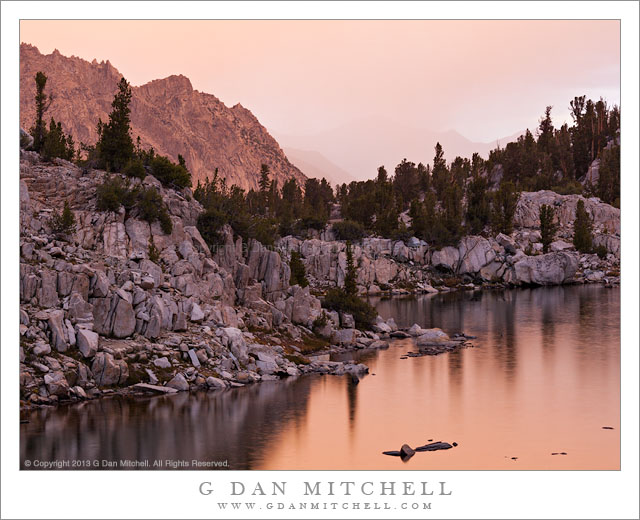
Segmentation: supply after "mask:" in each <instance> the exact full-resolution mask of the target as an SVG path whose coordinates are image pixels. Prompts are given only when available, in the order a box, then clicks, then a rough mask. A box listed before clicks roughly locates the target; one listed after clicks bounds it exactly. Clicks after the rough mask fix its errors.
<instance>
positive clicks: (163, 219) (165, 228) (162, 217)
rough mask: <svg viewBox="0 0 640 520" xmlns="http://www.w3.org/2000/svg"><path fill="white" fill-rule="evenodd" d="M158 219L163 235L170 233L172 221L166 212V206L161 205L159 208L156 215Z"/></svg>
mask: <svg viewBox="0 0 640 520" xmlns="http://www.w3.org/2000/svg"><path fill="white" fill-rule="evenodd" d="M158 221H159V222H160V229H162V232H163V233H164V234H165V235H170V234H171V232H172V231H173V222H172V221H171V217H170V216H169V213H168V212H167V208H165V207H164V205H163V206H162V208H161V210H160V214H159V215H158Z"/></svg>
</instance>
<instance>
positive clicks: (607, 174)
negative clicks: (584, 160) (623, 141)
mask: <svg viewBox="0 0 640 520" xmlns="http://www.w3.org/2000/svg"><path fill="white" fill-rule="evenodd" d="M598 173H599V175H598V182H597V185H596V194H597V195H598V197H600V198H601V199H602V200H603V201H604V202H606V203H607V204H611V205H613V206H615V207H616V208H619V207H620V146H619V145H616V146H612V147H611V148H610V149H605V150H602V153H601V154H600V168H599V172H598Z"/></svg>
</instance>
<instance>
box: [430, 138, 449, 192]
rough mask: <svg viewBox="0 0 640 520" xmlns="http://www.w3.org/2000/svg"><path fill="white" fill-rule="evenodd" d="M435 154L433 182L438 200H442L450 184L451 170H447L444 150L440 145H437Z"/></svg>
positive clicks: (432, 171)
mask: <svg viewBox="0 0 640 520" xmlns="http://www.w3.org/2000/svg"><path fill="white" fill-rule="evenodd" d="M435 152H436V153H435V155H434V157H433V168H432V169H431V181H432V184H433V187H434V188H435V190H436V194H437V196H438V199H440V200H442V194H443V193H444V189H445V187H446V185H447V183H448V182H449V170H448V169H447V161H445V159H444V150H443V149H442V145H441V144H440V143H436V147H435Z"/></svg>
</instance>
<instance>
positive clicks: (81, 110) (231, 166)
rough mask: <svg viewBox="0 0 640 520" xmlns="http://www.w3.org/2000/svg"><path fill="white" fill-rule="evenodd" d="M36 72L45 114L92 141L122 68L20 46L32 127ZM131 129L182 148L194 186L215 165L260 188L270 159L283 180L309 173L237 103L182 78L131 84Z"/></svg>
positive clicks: (27, 123) (174, 155) (171, 150)
mask: <svg viewBox="0 0 640 520" xmlns="http://www.w3.org/2000/svg"><path fill="white" fill-rule="evenodd" d="M38 71H43V72H44V73H45V74H46V75H47V77H48V81H47V91H48V92H51V93H53V94H54V100H53V103H52V104H51V107H50V108H49V110H48V112H47V117H51V116H52V117H54V118H55V119H56V121H61V122H62V126H63V127H64V129H65V131H66V132H67V133H71V134H72V135H73V138H74V140H75V141H76V143H79V142H83V143H86V144H93V143H95V141H96V139H97V134H96V124H97V122H98V119H99V118H100V119H102V121H107V120H108V114H109V112H110V110H111V102H112V101H113V96H114V93H115V92H116V90H117V87H116V86H117V83H118V81H120V78H121V74H120V73H119V72H118V70H117V69H115V68H114V67H113V65H111V63H109V61H107V62H100V63H98V62H97V61H95V60H94V61H93V62H91V63H90V62H88V61H85V60H82V59H80V58H77V57H66V56H63V55H61V54H60V53H59V52H58V51H57V50H56V51H54V52H53V53H52V54H48V55H43V54H41V53H40V52H39V51H38V49H37V48H36V47H34V46H32V45H28V44H25V43H23V44H21V45H20V122H21V125H22V127H23V128H30V127H31V125H32V124H33V121H34V120H35V104H34V101H33V100H34V96H35V81H34V77H35V75H36V73H37V72H38ZM131 127H132V132H131V133H132V135H133V136H134V138H135V137H137V136H140V139H141V143H142V146H143V147H144V148H150V147H153V148H154V149H155V150H156V152H158V153H160V154H162V155H167V156H169V157H170V158H171V159H172V160H173V161H175V162H177V160H178V154H181V155H182V156H183V157H184V158H185V160H186V163H187V166H188V167H189V170H190V171H191V172H192V174H193V181H194V182H193V184H194V186H195V184H196V182H197V181H198V180H204V179H205V178H206V177H207V176H208V175H211V174H212V172H213V170H214V168H218V169H219V172H220V174H221V175H222V177H224V178H226V179H227V182H228V184H229V185H232V184H237V185H238V186H241V187H242V188H244V189H251V188H257V187H258V180H259V176H260V166H261V164H262V163H266V164H268V165H269V168H270V170H271V175H272V178H273V179H275V180H276V181H277V182H278V185H279V186H282V185H283V184H284V182H285V181H287V180H288V179H291V178H294V179H296V180H297V181H298V182H299V184H301V185H302V184H304V182H305V180H306V177H305V176H304V174H303V173H302V172H301V171H300V170H298V168H296V167H295V166H294V165H293V164H291V162H289V160H288V159H287V157H286V155H285V154H284V152H283V151H282V149H281V148H280V146H279V145H278V143H277V142H276V140H275V139H274V138H273V137H271V135H270V134H269V133H268V131H267V130H266V129H265V128H264V127H263V126H262V125H261V124H260V122H259V121H258V120H257V119H256V117H255V116H254V115H253V114H252V113H251V112H250V111H249V110H247V109H246V108H244V107H243V106H242V105H240V104H237V105H235V106H233V107H227V106H225V104H224V103H222V102H221V101H220V100H219V99H218V98H216V97H215V96H212V95H211V94H206V93H203V92H198V91H197V90H194V89H193V87H192V85H191V82H190V81H189V79H188V78H186V77H184V76H169V77H168V78H164V79H158V80H154V81H151V82H149V83H147V84H145V85H142V86H139V87H132V100H131Z"/></svg>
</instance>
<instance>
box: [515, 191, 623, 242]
mask: <svg viewBox="0 0 640 520" xmlns="http://www.w3.org/2000/svg"><path fill="white" fill-rule="evenodd" d="M578 200H582V201H583V202H584V207H585V209H586V210H587V213H589V215H590V216H591V217H592V218H593V224H594V231H595V232H596V233H607V234H611V235H617V236H620V210H619V209H618V208H614V207H613V206H610V205H609V204H605V203H603V202H602V201H601V200H600V199H598V198H596V197H592V198H585V197H583V196H582V195H559V194H557V193H555V192H553V191H535V192H523V193H522V194H521V195H520V200H519V201H518V206H517V208H516V212H515V216H514V225H515V227H516V228H522V229H538V228H539V227H540V206H542V205H543V204H546V205H548V206H551V207H552V208H553V209H554V212H555V215H556V219H557V222H558V224H559V226H560V230H559V233H562V232H563V231H570V230H571V228H572V226H573V221H574V219H575V215H576V206H577V204H578Z"/></svg>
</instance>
